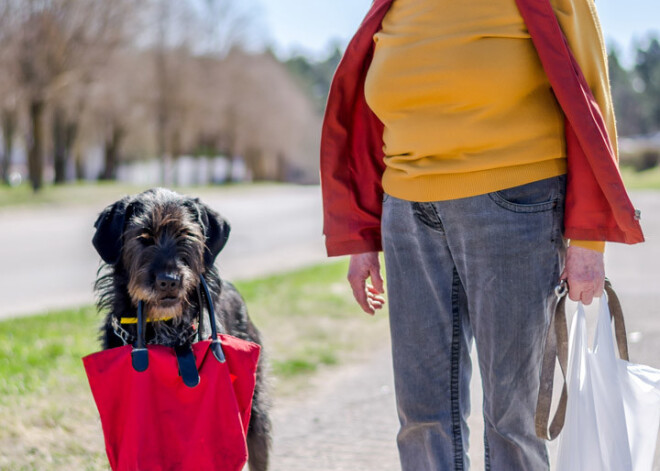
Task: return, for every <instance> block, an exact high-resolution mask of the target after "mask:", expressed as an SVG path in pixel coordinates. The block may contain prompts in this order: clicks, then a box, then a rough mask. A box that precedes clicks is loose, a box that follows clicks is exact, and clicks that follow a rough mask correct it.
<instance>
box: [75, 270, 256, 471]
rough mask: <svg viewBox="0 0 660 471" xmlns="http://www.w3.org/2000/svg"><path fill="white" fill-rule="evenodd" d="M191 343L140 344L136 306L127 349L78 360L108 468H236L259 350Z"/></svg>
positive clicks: (225, 341)
mask: <svg viewBox="0 0 660 471" xmlns="http://www.w3.org/2000/svg"><path fill="white" fill-rule="evenodd" d="M201 284H202V286H203V288H204V291H205V294H206V299H207V302H208V305H209V314H210V318H211V329H212V336H211V338H210V339H209V340H205V341H201V342H197V343H196V344H194V345H192V347H191V348H190V347H177V348H171V347H165V346H162V345H149V346H148V347H146V346H145V345H144V322H145V319H144V316H143V313H142V305H141V304H140V305H139V306H138V323H137V324H138V335H137V338H138V340H137V342H136V345H135V346H131V345H125V346H123V347H117V348H112V349H109V350H105V351H101V352H97V353H93V354H91V355H89V356H86V357H85V358H83V363H84V366H85V370H86V372H87V377H88V379H89V384H90V387H91V389H92V394H93V396H94V400H95V402H96V406H97V408H98V410H99V414H100V416H101V424H102V427H103V435H104V438H105V446H106V452H107V455H108V460H109V461H110V466H111V468H112V469H113V470H114V471H152V470H154V471H156V470H157V471H169V470H171V471H175V470H176V471H187V470H190V471H192V470H195V471H198V470H222V471H240V470H241V469H242V468H243V466H244V465H245V462H246V461H247V457H248V456H247V447H246V444H245V436H246V433H247V427H248V424H249V421H250V410H251V407H252V395H253V393H254V386H255V374H256V368H257V361H258V359H259V350H260V347H259V346H258V345H257V344H254V343H252V342H248V341H245V340H241V339H238V338H236V337H232V336H229V335H217V330H216V326H215V317H214V313H213V306H212V303H211V302H210V299H211V298H210V296H209V293H208V288H207V287H206V283H205V282H204V281H203V279H202V283H201Z"/></svg>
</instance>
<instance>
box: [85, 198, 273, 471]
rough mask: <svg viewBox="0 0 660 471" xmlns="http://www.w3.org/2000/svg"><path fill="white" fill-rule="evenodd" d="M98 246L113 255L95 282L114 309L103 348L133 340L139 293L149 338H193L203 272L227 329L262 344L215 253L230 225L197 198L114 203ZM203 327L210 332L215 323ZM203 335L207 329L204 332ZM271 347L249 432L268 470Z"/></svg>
mask: <svg viewBox="0 0 660 471" xmlns="http://www.w3.org/2000/svg"><path fill="white" fill-rule="evenodd" d="M94 227H95V228H96V232H95V234H94V238H93V240H92V242H93V245H94V247H95V248H96V250H97V252H98V253H99V255H100V256H101V258H102V260H103V261H104V262H105V263H104V264H103V265H102V266H101V268H100V269H99V273H98V277H97V280H96V283H95V286H94V288H95V291H96V294H97V306H98V308H99V310H100V311H105V312H106V317H105V321H104V323H103V325H102V327H101V334H100V340H101V343H102V345H103V348H105V349H108V348H113V347H117V346H121V345H126V344H130V343H133V342H134V341H135V338H136V324H135V323H125V324H122V319H124V320H125V319H131V318H135V317H136V315H137V314H136V313H137V305H138V302H139V301H142V302H143V304H144V306H145V307H144V309H145V312H146V316H147V319H148V320H150V322H149V323H148V324H147V330H146V340H147V343H152V344H153V343H157V344H162V345H167V346H171V347H175V346H179V345H189V344H190V343H192V342H193V341H194V339H195V337H197V335H198V334H197V332H196V329H195V328H194V327H193V325H194V323H195V322H196V321H197V319H198V317H199V316H200V312H201V310H202V309H203V307H202V306H201V298H200V297H199V296H198V293H199V291H198V290H199V284H200V276H203V277H204V279H205V280H206V282H207V284H208V287H209V290H210V292H211V297H212V298H213V299H212V301H213V304H214V306H215V315H216V323H217V325H218V328H219V329H221V330H222V331H223V332H225V333H228V334H230V335H234V336H236V337H239V338H241V339H244V340H249V341H251V342H255V343H257V344H259V345H261V336H260V333H259V331H258V330H257V328H256V327H255V326H254V324H253V323H252V321H251V320H250V318H249V316H248V312H247V308H246V305H245V302H244V301H243V298H242V297H241V296H240V294H239V293H238V291H237V290H236V288H235V287H234V286H233V285H232V284H231V283H229V282H227V281H225V280H222V279H220V276H219V274H218V270H217V269H216V268H215V266H214V262H215V259H216V257H217V255H218V254H219V253H220V251H221V250H222V248H223V247H224V246H225V243H226V242H227V238H228V237H229V231H230V226H229V223H228V222H227V221H226V220H224V219H223V218H222V217H221V216H220V215H219V214H218V213H217V212H215V211H213V210H212V209H211V208H210V207H208V206H207V205H206V204H204V203H202V202H201V201H200V200H199V199H197V198H194V199H193V198H189V197H186V196H182V195H180V194H178V193H175V192H173V191H170V190H166V189H162V188H156V189H151V190H147V191H145V192H144V193H141V194H139V195H137V196H133V197H130V196H127V197H125V198H123V199H121V200H119V201H117V202H116V203H114V204H112V205H110V206H108V207H107V208H105V209H104V210H103V212H101V214H100V215H99V217H98V219H97V220H96V223H95V224H94ZM207 324H208V323H203V325H198V327H197V328H198V329H200V330H202V331H204V332H207V335H208V333H210V329H209V327H208V325H207ZM199 338H201V333H200V334H199ZM266 370H267V366H266V363H265V360H264V359H263V355H262V356H261V358H260V359H259V363H258V366H257V380H256V387H255V390H254V397H253V403H252V415H251V419H250V425H249V429H248V434H247V446H248V453H249V460H248V464H249V468H250V471H266V470H267V469H268V459H269V452H270V447H271V422H270V418H269V408H270V400H269V396H268V390H267V389H268V387H267V379H266Z"/></svg>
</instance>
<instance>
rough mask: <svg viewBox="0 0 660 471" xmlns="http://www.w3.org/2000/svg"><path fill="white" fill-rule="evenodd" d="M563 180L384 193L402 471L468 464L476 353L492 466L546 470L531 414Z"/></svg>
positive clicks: (554, 271) (558, 243) (550, 304)
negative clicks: (419, 196) (434, 197)
mask: <svg viewBox="0 0 660 471" xmlns="http://www.w3.org/2000/svg"><path fill="white" fill-rule="evenodd" d="M565 186H566V178H565V176H559V177H554V178H549V179H546V180H541V181H537V182H534V183H530V184H527V185H522V186H518V187H515V188H510V189H507V190H503V191H499V192H494V193H489V194H484V195H479V196H474V197H469V198H461V199H456V200H449V201H437V202H429V203H420V202H411V201H405V200H402V199H398V198H395V197H393V196H389V195H385V197H384V200H383V217H382V237H383V248H384V252H385V263H386V271H387V285H388V298H389V300H388V302H389V311H390V326H391V335H392V354H393V360H394V377H395V389H396V399H397V408H398V414H399V420H400V423H401V428H400V431H399V434H398V436H397V443H398V446H399V455H400V459H401V465H402V469H403V470H404V471H424V470H435V471H447V470H467V469H469V458H468V455H467V451H468V434H469V431H468V428H467V423H466V418H467V416H468V415H469V413H470V393H469V383H470V376H471V373H472V366H471V360H470V350H471V347H472V342H473V339H474V341H475V342H476V347H477V354H478V360H479V368H480V371H481V378H482V383H483V392H484V407H483V415H484V422H485V448H486V449H485V454H486V469H487V470H494V471H516V470H520V471H537V470H547V469H548V468H549V464H548V455H547V450H546V447H545V443H544V441H543V440H541V439H538V438H537V437H536V435H535V432H534V411H535V407H536V396H537V394H538V388H539V371H540V363H541V355H542V351H543V346H544V336H545V332H546V328H547V325H548V323H549V319H550V313H551V311H552V310H553V309H554V307H555V297H554V293H553V289H554V287H555V286H556V284H557V282H558V280H559V276H560V273H561V270H562V268H563V263H564V255H565V247H564V242H563V238H562V220H563V212H564V195H565Z"/></svg>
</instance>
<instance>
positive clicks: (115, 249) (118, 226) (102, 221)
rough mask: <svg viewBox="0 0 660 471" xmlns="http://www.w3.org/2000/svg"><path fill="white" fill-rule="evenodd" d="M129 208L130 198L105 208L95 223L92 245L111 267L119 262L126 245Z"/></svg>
mask: <svg viewBox="0 0 660 471" xmlns="http://www.w3.org/2000/svg"><path fill="white" fill-rule="evenodd" d="M129 206H130V197H128V196H126V197H124V198H122V199H121V200H119V201H117V202H116V203H114V204H111V205H110V206H108V207H107V208H105V209H104V210H103V212H102V213H101V214H100V215H99V217H98V219H97V220H96V222H95V223H94V227H95V228H96V233H95V234H94V238H93V239H92V244H94V248H95V249H96V251H97V252H98V253H99V255H100V256H101V258H102V259H103V261H104V262H105V263H108V264H110V265H114V264H116V263H117V262H118V261H119V255H120V254H121V249H122V245H123V243H124V242H123V237H122V234H123V233H124V223H125V221H126V213H127V212H128V208H129Z"/></svg>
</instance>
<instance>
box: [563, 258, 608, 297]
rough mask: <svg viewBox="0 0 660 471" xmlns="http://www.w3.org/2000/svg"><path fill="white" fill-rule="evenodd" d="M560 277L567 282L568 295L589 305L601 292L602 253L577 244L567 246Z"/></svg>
mask: <svg viewBox="0 0 660 471" xmlns="http://www.w3.org/2000/svg"><path fill="white" fill-rule="evenodd" d="M560 278H561V279H565V280H566V281H567V282H568V297H569V299H570V300H571V301H575V302H577V301H580V302H582V303H583V304H584V305H589V304H591V302H592V301H593V298H594V297H599V296H601V295H602V293H603V289H604V284H605V266H604V263H603V254H602V253H600V252H597V251H595V250H590V249H585V248H582V247H578V246H575V247H573V246H571V247H569V248H568V253H567V257H566V266H565V268H564V271H563V272H562V274H561V277H560Z"/></svg>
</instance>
